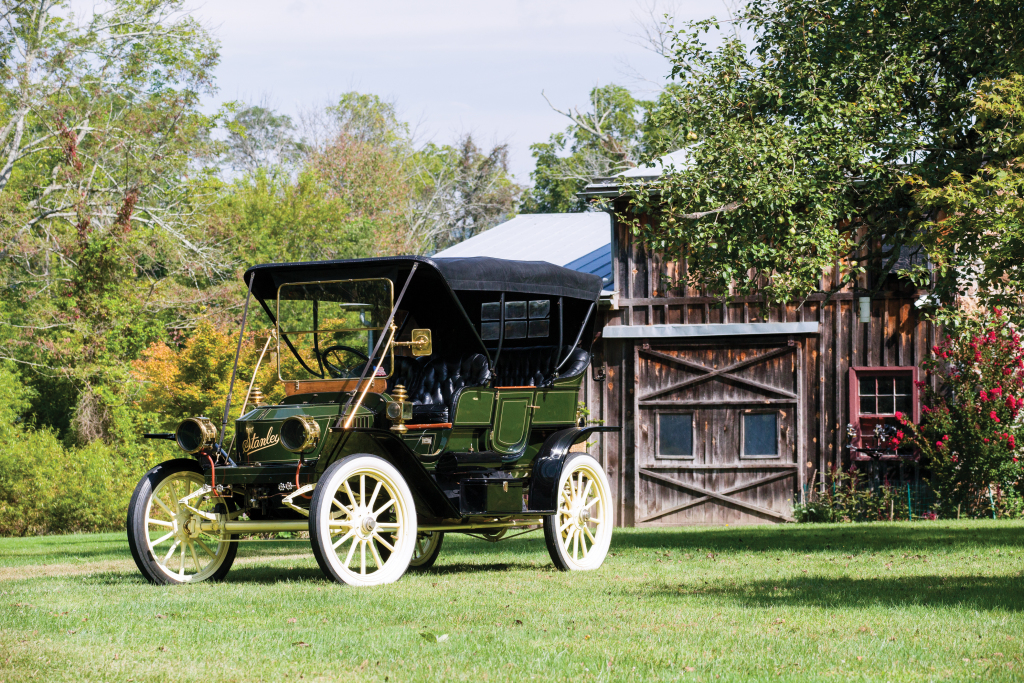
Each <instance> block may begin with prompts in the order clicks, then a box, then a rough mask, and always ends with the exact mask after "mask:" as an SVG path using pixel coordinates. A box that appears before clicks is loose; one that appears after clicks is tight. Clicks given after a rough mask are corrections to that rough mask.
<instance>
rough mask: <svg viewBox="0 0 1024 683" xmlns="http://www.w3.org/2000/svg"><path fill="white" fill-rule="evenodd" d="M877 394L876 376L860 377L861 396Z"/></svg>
mask: <svg viewBox="0 0 1024 683" xmlns="http://www.w3.org/2000/svg"><path fill="white" fill-rule="evenodd" d="M874 394H875V378H874V377H861V378H860V395H861V396H873V395H874Z"/></svg>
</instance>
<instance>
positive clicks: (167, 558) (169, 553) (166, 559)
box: [160, 541, 181, 567]
mask: <svg viewBox="0 0 1024 683" xmlns="http://www.w3.org/2000/svg"><path fill="white" fill-rule="evenodd" d="M180 542H181V541H175V542H174V543H172V544H171V549H170V550H168V551H167V554H166V555H164V561H163V562H161V563H160V564H162V565H164V566H165V567H166V566H167V563H168V562H170V561H171V557H172V556H173V555H174V551H175V549H176V548H177V547H178V544H179V543H180Z"/></svg>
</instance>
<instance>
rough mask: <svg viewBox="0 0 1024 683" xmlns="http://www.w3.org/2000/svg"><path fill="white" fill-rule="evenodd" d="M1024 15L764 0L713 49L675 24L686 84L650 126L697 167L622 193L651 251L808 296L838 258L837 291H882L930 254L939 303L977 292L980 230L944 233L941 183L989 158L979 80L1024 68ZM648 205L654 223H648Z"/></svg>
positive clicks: (727, 278)
mask: <svg viewBox="0 0 1024 683" xmlns="http://www.w3.org/2000/svg"><path fill="white" fill-rule="evenodd" d="M1021 9H1022V7H1021V5H1020V3H1019V2H1006V3H1001V2H997V1H996V0H992V1H991V2H989V1H982V2H974V3H960V2H953V1H951V0H912V1H909V2H908V1H906V0H899V1H897V0H877V1H876V2H872V3H849V2H842V1H840V0H824V1H821V2H814V3H802V2H795V1H791V0H790V1H784V2H770V1H769V0H754V1H753V2H751V3H750V4H748V5H747V6H746V7H745V8H744V9H743V10H742V11H741V12H739V13H738V15H737V19H736V21H737V22H738V23H739V25H740V26H742V27H743V28H745V29H746V30H748V31H749V32H750V34H751V35H752V36H753V40H752V42H753V50H752V51H750V50H749V47H748V46H747V45H745V44H743V43H742V42H741V41H740V40H739V39H737V38H728V37H726V38H725V40H724V42H723V44H722V46H721V47H719V48H718V49H715V50H710V49H708V47H707V45H706V44H705V43H704V41H703V38H702V36H704V35H705V34H706V33H707V32H709V31H711V30H715V29H717V28H718V26H719V25H718V23H717V22H716V21H714V20H709V21H705V22H698V23H693V24H687V25H685V26H684V27H683V28H681V29H679V30H674V29H673V31H672V34H673V44H674V58H673V67H672V79H673V81H674V85H675V89H674V91H673V92H672V94H671V96H670V97H667V98H663V99H662V101H661V103H660V105H659V106H658V107H656V108H654V110H653V111H652V113H651V119H650V121H651V125H652V126H653V127H654V128H655V129H662V128H669V129H672V130H675V131H678V132H679V133H680V134H683V135H685V137H686V138H689V139H693V140H694V141H696V143H697V144H694V145H693V146H692V147H691V148H690V151H691V154H690V159H691V164H690V166H689V167H687V168H682V169H676V170H675V171H674V172H670V173H666V174H665V175H664V176H663V177H662V178H661V179H660V181H659V182H658V183H656V184H647V185H640V184H634V185H631V186H630V187H629V188H628V192H629V193H631V194H632V199H631V200H630V204H631V207H630V208H631V211H630V213H631V217H627V218H631V219H632V220H633V227H634V229H635V230H636V231H637V232H638V233H642V234H643V235H644V236H645V237H646V238H647V239H648V240H650V241H651V242H652V244H655V245H657V246H661V247H665V248H671V249H679V250H682V252H684V253H685V254H686V255H687V257H688V259H689V262H690V269H689V277H690V278H691V280H692V284H694V285H695V286H699V287H704V288H706V289H708V290H709V291H711V292H714V293H719V294H722V293H726V292H728V291H730V290H729V287H730V285H732V284H735V289H734V290H732V291H735V292H738V293H750V292H753V291H762V292H764V293H765V294H766V295H767V296H768V297H769V298H771V299H773V300H784V299H792V298H798V297H800V296H803V295H805V294H807V293H809V292H811V291H814V290H815V289H817V288H818V287H819V286H820V285H819V283H820V276H821V273H822V270H823V269H828V268H831V267H834V266H836V265H837V264H838V265H839V267H840V270H841V273H840V277H839V278H836V279H835V282H836V284H837V285H839V286H844V285H848V284H851V283H853V284H858V283H859V284H861V285H870V286H872V287H874V288H878V287H880V286H882V284H883V282H884V276H885V274H887V273H889V272H890V271H892V270H893V269H894V268H895V267H896V262H897V260H898V259H899V258H900V257H901V255H906V254H907V253H908V251H911V252H913V251H920V250H921V249H922V248H923V249H924V250H925V255H926V256H928V257H930V258H931V259H932V262H933V263H934V264H935V265H936V266H937V267H938V268H939V277H938V289H937V294H938V297H937V300H938V301H945V302H948V301H949V300H951V298H952V297H953V296H955V295H956V294H958V293H965V292H967V291H968V290H969V288H970V287H972V286H973V283H971V282H970V281H967V280H966V279H965V278H963V277H958V276H957V274H956V272H957V269H960V270H961V271H962V269H963V268H964V267H965V266H968V265H971V266H973V265H974V264H968V263H967V262H965V260H964V257H965V255H967V257H968V258H969V254H970V253H971V244H972V241H974V240H978V239H979V238H980V233H979V232H977V231H976V229H981V230H983V228H981V226H980V225H977V224H974V223H972V225H974V226H975V228H972V229H970V230H968V231H967V232H963V233H959V234H958V233H956V232H955V231H954V232H948V231H947V227H946V226H945V225H944V222H943V219H944V218H947V217H948V216H947V215H946V213H945V211H942V207H943V206H947V205H948V200H949V198H948V197H943V196H942V195H941V193H939V194H936V192H935V190H936V189H937V188H943V187H948V186H950V185H951V184H954V185H955V184H956V183H957V182H958V180H957V179H958V178H963V179H971V178H974V177H975V176H976V175H977V174H978V173H979V170H980V169H982V168H983V167H986V166H987V165H989V164H990V163H991V161H992V160H991V158H987V157H986V156H985V152H984V146H985V142H984V140H985V136H984V134H983V132H982V130H981V129H979V127H978V123H977V119H976V112H975V110H974V108H973V107H974V100H975V98H976V96H977V95H978V93H979V88H980V87H981V84H982V83H984V82H985V81H987V80H995V79H1002V78H1009V77H1011V76H1012V74H1014V73H1017V72H1021V71H1022V67H1024V63H1022V62H1024V50H1022V49H1021V47H1022V40H1024V23H1022V22H1021V21H1020V20H1019V18H1020V14H1021ZM925 189H927V190H930V191H924V190H925ZM648 210H653V211H654V213H655V220H654V222H653V223H652V224H651V225H649V226H648V225H641V224H640V223H639V220H638V214H639V213H640V212H644V211H648ZM940 211H941V213H940ZM954 240H955V241H954ZM939 244H941V245H942V246H941V248H940V247H939V246H938V245H939ZM951 255H956V256H955V257H954V258H952V259H950V258H949V257H950V256H951ZM1009 265H1010V264H1009V263H1004V264H1002V265H1001V266H994V264H993V262H991V261H989V262H987V263H985V264H984V267H985V268H987V269H988V268H993V267H995V272H999V271H1000V270H1001V271H1002V272H1012V271H1011V270H1010V269H1009ZM868 271H870V272H871V274H872V275H873V278H872V279H870V280H868V279H864V278H861V276H862V275H863V274H864V273H866V272H868ZM905 274H906V275H910V276H912V277H915V278H916V279H917V281H918V283H919V284H926V282H925V281H926V280H927V279H928V278H930V273H929V271H928V269H927V268H916V269H908V271H907V272H906V273H905ZM766 281H767V282H768V284H767V286H765V282H766ZM986 281H987V280H986V277H982V278H980V279H979V280H978V282H979V283H980V284H982V285H984V283H985V282H986Z"/></svg>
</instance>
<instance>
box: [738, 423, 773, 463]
mask: <svg viewBox="0 0 1024 683" xmlns="http://www.w3.org/2000/svg"><path fill="white" fill-rule="evenodd" d="M778 425H779V418H778V413H754V414H746V415H744V416H743V455H748V456H749V455H778V454H779V439H778V433H779V429H778Z"/></svg>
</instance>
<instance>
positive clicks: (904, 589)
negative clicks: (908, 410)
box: [0, 521, 1024, 682]
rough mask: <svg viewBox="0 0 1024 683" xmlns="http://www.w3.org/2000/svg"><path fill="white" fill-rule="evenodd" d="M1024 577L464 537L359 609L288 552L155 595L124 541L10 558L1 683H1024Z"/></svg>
mask: <svg viewBox="0 0 1024 683" xmlns="http://www.w3.org/2000/svg"><path fill="white" fill-rule="evenodd" d="M1022 562H1024V524H1021V523H1017V522H992V521H985V522H946V521H938V522H914V523H896V524H873V525H856V524H845V525H785V526H764V527H731V528H714V529H699V528H683V529H657V530H652V529H641V530H635V529H621V530H618V531H617V532H616V535H615V538H614V540H613V543H612V555H611V556H610V557H609V558H608V560H607V562H606V563H605V565H604V567H603V568H602V569H600V570H599V571H595V572H586V573H575V574H564V573H560V572H557V571H554V569H553V568H552V566H551V562H550V561H549V559H548V556H547V552H546V550H545V549H544V542H543V538H542V537H541V536H540V535H539V534H533V535H530V536H527V537H524V538H521V539H512V540H510V541H502V542H500V543H497V544H490V543H486V542H484V541H479V540H475V539H470V538H459V537H457V536H451V537H448V538H447V539H445V546H444V549H443V550H442V552H441V557H440V559H439V560H438V564H437V565H436V566H435V568H434V569H433V570H432V571H430V572H427V573H425V574H419V575H416V574H407V575H406V576H405V577H404V578H403V579H402V580H401V581H399V582H398V583H395V584H392V585H389V586H383V587H378V588H371V589H353V588H348V587H345V586H340V585H335V584H332V583H327V582H326V581H325V580H324V578H323V576H322V575H321V573H320V571H319V569H318V568H317V566H316V562H315V561H314V560H313V557H312V555H311V554H310V552H309V547H308V545H307V544H306V543H297V542H274V543H261V544H255V543H254V544H243V545H242V549H241V551H240V552H239V560H238V562H237V563H236V565H235V568H234V569H233V570H232V572H231V573H230V574H229V576H228V580H227V582H226V583H222V584H200V585H196V586H178V587H156V586H151V585H149V584H147V583H145V582H144V581H143V579H142V578H141V577H140V576H139V574H138V573H137V571H136V569H135V566H134V564H133V562H132V560H131V556H130V554H129V552H128V546H127V543H126V541H125V539H124V536H123V534H102V535H92V536H54V537H45V538H27V539H0V681H22V680H73V681H81V680H111V681H115V680H116V681H167V680H172V681H197V680H200V679H203V680H208V681H232V680H238V681H252V680H300V679H301V680H304V681H313V680H359V681H363V680H365V681H389V682H390V681H407V680H471V681H480V680H489V681H496V680H517V681H519V680H563V679H564V680H592V679H593V680H638V681H639V680H643V681H648V680H683V681H697V680H700V681H717V680H723V681H728V680H760V679H771V680H777V679H782V680H809V679H818V680H822V679H827V680H847V679H856V680H878V681H908V680H929V681H930V680H950V679H956V680H962V679H968V678H985V679H989V680H1020V678H1021V675H1022V672H1024V577H1022V574H1024V572H1022V569H1024V565H1022ZM424 632H427V633H431V634H435V635H443V634H447V635H448V638H447V640H443V641H442V642H432V639H427V638H424V637H423V636H422V635H421V634H422V633H424Z"/></svg>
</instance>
